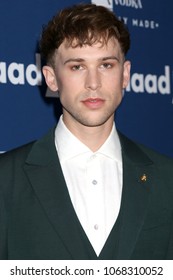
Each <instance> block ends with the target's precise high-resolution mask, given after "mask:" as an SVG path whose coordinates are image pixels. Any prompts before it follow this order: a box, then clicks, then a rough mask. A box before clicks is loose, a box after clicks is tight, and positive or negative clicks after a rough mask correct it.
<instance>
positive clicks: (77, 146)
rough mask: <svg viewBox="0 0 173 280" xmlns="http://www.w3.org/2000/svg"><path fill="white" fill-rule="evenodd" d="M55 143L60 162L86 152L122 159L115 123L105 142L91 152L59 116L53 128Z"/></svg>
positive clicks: (117, 159)
mask: <svg viewBox="0 0 173 280" xmlns="http://www.w3.org/2000/svg"><path fill="white" fill-rule="evenodd" d="M55 144H56V148H57V151H58V155H59V159H60V161H61V162H64V161H66V160H68V159H71V158H74V157H77V156H79V155H82V154H87V153H88V155H90V156H91V155H92V154H102V155H104V156H106V157H109V158H111V159H113V160H116V161H117V162H121V161H122V159H121V158H122V157H121V145H120V141H119V137H118V133H117V130H116V127H115V123H114V124H113V127H112V130H111V133H110V135H109V137H108V138H107V140H106V141H105V143H104V144H103V145H102V146H101V147H100V149H99V150H97V151H96V152H95V153H93V152H92V151H91V150H90V149H89V148H88V147H87V146H86V145H84V144H83V143H82V142H81V141H80V140H79V139H78V138H77V137H76V136H74V135H73V134H72V133H71V132H70V131H69V129H68V128H67V127H66V125H65V124H64V122H63V117H62V116H61V117H60V119H59V122H58V124H57V127H56V129H55Z"/></svg>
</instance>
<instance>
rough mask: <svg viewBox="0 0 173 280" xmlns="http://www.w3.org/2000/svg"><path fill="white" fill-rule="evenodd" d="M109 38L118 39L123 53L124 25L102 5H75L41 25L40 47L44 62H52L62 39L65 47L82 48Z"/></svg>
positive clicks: (126, 37) (127, 40)
mask: <svg viewBox="0 0 173 280" xmlns="http://www.w3.org/2000/svg"><path fill="white" fill-rule="evenodd" d="M111 37H115V38H116V39H117V40H118V41H119V43H120V47H121V50H122V52H123V54H124V55H125V54H126V53H127V51H128V50H129V47H130V35H129V32H128V29H127V27H126V26H125V24H124V23H123V22H122V21H121V20H119V19H118V18H117V17H116V15H115V14H114V13H113V12H111V11H110V10H108V9H107V8H105V7H103V6H97V5H95V4H78V5H74V6H72V7H70V8H65V9H63V10H62V11H60V12H59V13H58V14H57V15H55V16H54V17H53V18H52V20H50V21H49V22H48V24H47V26H44V27H43V32H42V37H41V40H40V50H41V54H42V57H43V58H44V59H45V61H46V63H48V64H52V63H53V57H54V54H55V51H56V50H57V49H58V48H59V46H60V45H61V44H62V43H63V41H64V40H66V41H67V43H68V44H69V46H73V47H77V46H81V47H82V46H83V45H84V44H87V45H92V44H94V43H96V42H103V43H107V41H108V40H109V39H110V38H111ZM74 40H75V42H76V44H75V45H73V43H74Z"/></svg>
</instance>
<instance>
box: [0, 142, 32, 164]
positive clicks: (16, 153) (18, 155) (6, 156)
mask: <svg viewBox="0 0 173 280" xmlns="http://www.w3.org/2000/svg"><path fill="white" fill-rule="evenodd" d="M35 142H36V141H33V142H30V143H28V144H25V145H22V146H20V147H17V148H15V149H13V150H10V151H7V152H5V153H3V154H0V167H1V166H2V165H3V166H4V164H8V163H10V162H13V161H20V162H24V161H25V159H26V158H27V156H28V154H29V152H30V150H31V149H32V147H33V145H34V143H35Z"/></svg>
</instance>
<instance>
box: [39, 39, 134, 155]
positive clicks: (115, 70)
mask: <svg viewBox="0 0 173 280" xmlns="http://www.w3.org/2000/svg"><path fill="white" fill-rule="evenodd" d="M43 74H44V76H45V80H46V83H47V85H48V87H49V88H50V89H51V90H52V91H54V92H57V91H59V97H60V101H61V104H62V107H63V121H64V123H65V125H66V126H67V128H68V129H69V130H70V131H71V132H72V133H73V134H74V135H75V136H76V137H77V138H78V139H79V140H80V141H81V142H83V143H84V144H85V145H86V146H88V147H89V148H90V149H91V150H92V151H93V152H95V151H97V150H98V149H99V148H100V147H101V146H102V145H103V143H104V142H105V141H106V139H107V138H108V136H109V134H110V132H111V129H112V125H113V122H114V114H115V111H116V109H117V107H118V106H119V104H120V103H121V100H122V91H123V89H125V88H126V86H127V85H128V82H129V78H130V62H129V61H124V56H123V53H122V51H121V49H120V45H119V43H118V41H117V40H116V39H115V38H112V39H110V40H109V41H108V43H107V44H106V45H101V43H100V42H97V43H95V44H94V45H92V46H88V45H84V46H82V47H75V48H74V47H69V46H67V44H66V42H65V41H64V42H63V43H62V44H61V45H60V47H59V48H58V50H57V51H56V55H55V67H54V68H52V67H51V66H44V67H43Z"/></svg>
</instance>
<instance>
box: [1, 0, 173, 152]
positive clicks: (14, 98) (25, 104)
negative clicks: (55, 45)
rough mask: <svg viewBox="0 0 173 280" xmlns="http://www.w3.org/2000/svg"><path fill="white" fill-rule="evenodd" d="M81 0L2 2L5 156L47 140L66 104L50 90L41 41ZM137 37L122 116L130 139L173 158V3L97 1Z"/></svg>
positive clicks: (122, 128)
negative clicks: (47, 27) (56, 18)
mask: <svg viewBox="0 0 173 280" xmlns="http://www.w3.org/2000/svg"><path fill="white" fill-rule="evenodd" d="M79 2H81V1H73V0H68V1H67V0H63V1H58V0H25V1H23V0H15V1H13V0H8V1H6V0H1V1H0V152H4V151H7V150H10V149H13V148H15V147H18V146H21V145H23V144H25V143H27V142H30V141H32V140H35V139H38V138H40V137H41V136H42V135H44V134H45V133H46V132H47V131H48V130H49V129H50V128H51V127H52V126H54V125H55V124H56V122H57V118H58V117H59V115H60V114H61V106H60V104H59V100H58V98H57V97H56V96H52V93H51V92H49V91H48V90H47V88H46V86H45V83H44V80H43V77H42V74H41V60H40V54H39V49H38V41H39V37H40V33H41V30H42V26H43V25H44V24H46V23H47V22H48V20H49V19H50V18H51V17H52V16H53V15H54V14H55V13H56V11H57V10H59V9H61V8H64V7H66V6H71V5H73V4H76V3H79ZM82 2H86V3H90V2H93V3H95V4H97V5H104V6H106V7H108V8H109V9H111V10H113V11H114V12H115V13H116V14H117V15H118V16H119V17H120V18H123V19H124V21H125V22H126V24H127V25H128V28H129V30H130V32H131V40H132V45H131V50H130V52H129V54H128V58H129V59H130V60H131V61H132V72H131V80H130V83H129V86H128V88H127V90H126V91H125V93H124V99H123V102H122V104H121V106H120V107H119V109H118V111H117V114H116V123H117V128H118V129H119V130H120V131H121V132H123V133H124V134H125V135H127V136H128V137H129V138H131V139H133V140H136V141H137V142H140V143H143V144H145V145H146V146H148V147H151V148H153V149H155V150H156V151H159V152H160V153H163V154H166V155H168V156H170V157H173V91H172V90H173V75H172V74H173V17H172V11H173V2H172V0H167V1H166V2H165V1H157V0H152V1H151V0H93V1H82Z"/></svg>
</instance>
